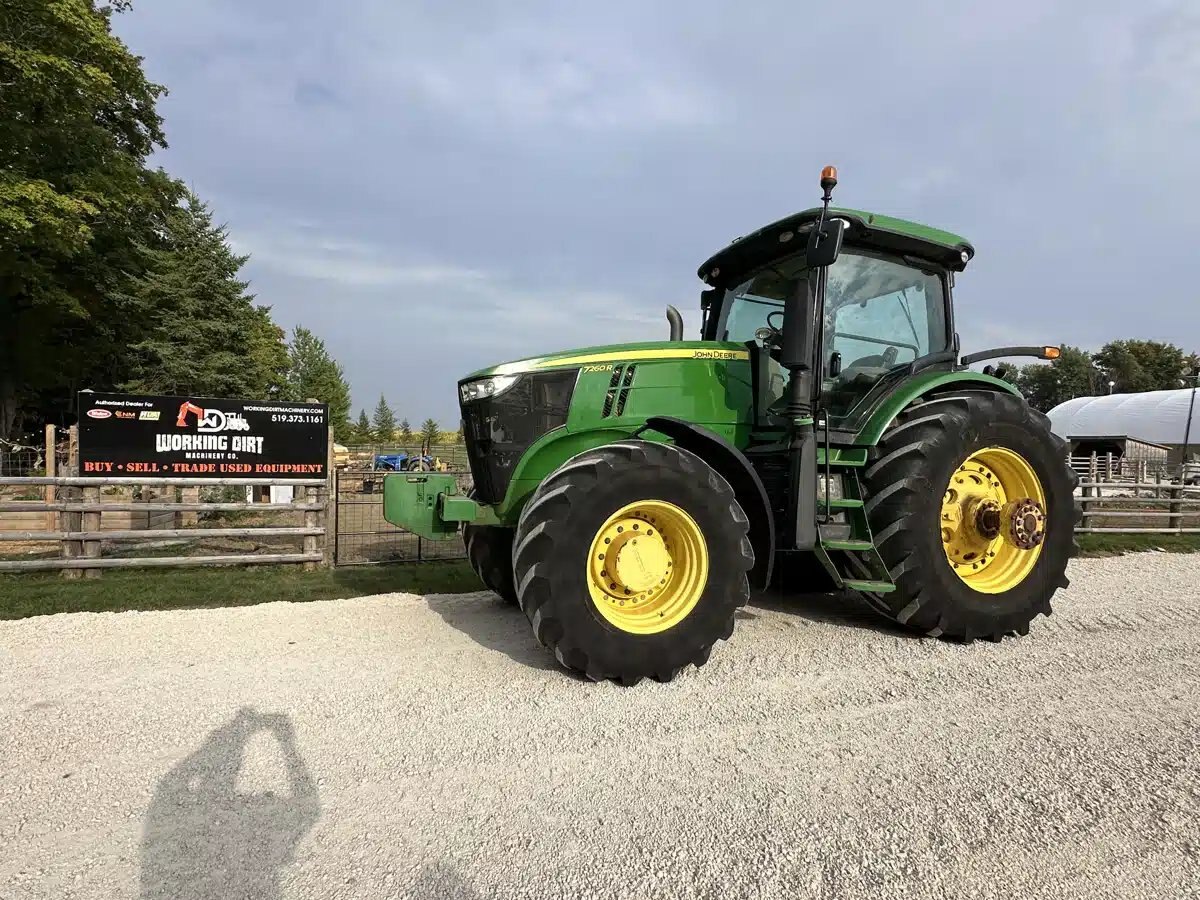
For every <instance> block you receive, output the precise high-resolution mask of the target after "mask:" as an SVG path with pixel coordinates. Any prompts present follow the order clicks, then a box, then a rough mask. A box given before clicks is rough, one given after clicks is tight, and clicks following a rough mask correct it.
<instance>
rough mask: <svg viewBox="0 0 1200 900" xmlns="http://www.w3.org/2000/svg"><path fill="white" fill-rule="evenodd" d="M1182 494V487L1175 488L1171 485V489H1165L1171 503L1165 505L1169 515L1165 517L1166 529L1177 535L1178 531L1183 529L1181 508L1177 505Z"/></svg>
mask: <svg viewBox="0 0 1200 900" xmlns="http://www.w3.org/2000/svg"><path fill="white" fill-rule="evenodd" d="M1182 493H1183V488H1182V487H1176V486H1174V485H1172V486H1171V487H1169V488H1167V494H1168V495H1169V496H1170V498H1171V502H1170V503H1169V504H1168V505H1167V509H1168V511H1169V512H1170V515H1169V516H1167V527H1168V528H1170V529H1171V530H1172V531H1174V532H1176V533H1178V532H1179V529H1180V528H1182V527H1183V516H1182V514H1181V508H1180V504H1179V498H1180V496H1181V495H1182Z"/></svg>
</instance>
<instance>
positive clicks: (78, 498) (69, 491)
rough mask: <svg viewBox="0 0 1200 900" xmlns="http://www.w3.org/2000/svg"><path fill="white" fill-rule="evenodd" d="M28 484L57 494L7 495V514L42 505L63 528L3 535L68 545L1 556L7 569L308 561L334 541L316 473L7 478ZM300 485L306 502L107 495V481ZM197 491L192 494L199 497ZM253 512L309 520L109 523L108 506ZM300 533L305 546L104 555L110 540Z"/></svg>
mask: <svg viewBox="0 0 1200 900" xmlns="http://www.w3.org/2000/svg"><path fill="white" fill-rule="evenodd" d="M5 485H7V486H16V487H21V488H39V487H40V488H53V489H54V490H55V494H56V496H55V499H53V500H46V499H39V500H13V501H9V500H3V501H0V514H3V513H12V512H35V513H44V514H47V515H51V516H57V518H58V527H57V528H47V529H43V530H36V531H0V543H3V542H15V541H21V542H30V541H35V542H55V543H58V544H59V545H60V547H61V550H60V554H59V556H58V557H57V558H42V559H23V560H12V559H9V560H0V572H31V571H39V570H54V569H58V570H63V571H67V572H75V571H81V572H82V573H83V575H84V577H95V576H96V575H98V574H99V572H100V570H101V569H117V568H135V567H163V566H217V565H230V564H235V563H236V564H242V565H246V564H264V563H267V564H269V563H274V564H278V563H303V564H304V566H305V568H310V569H311V568H315V567H316V566H317V565H319V564H326V565H328V564H329V563H330V561H331V560H330V555H331V552H332V550H331V548H330V546H329V542H328V541H326V540H325V536H326V527H325V521H326V519H327V518H328V515H329V510H328V506H329V503H330V498H329V494H328V491H327V490H326V482H325V480H324V479H311V478H134V477H129V478H79V477H51V476H45V477H35V478H12V477H0V486H5ZM281 486H288V487H298V488H301V489H302V492H303V493H302V496H303V501H302V502H299V503H295V502H293V503H248V502H246V503H205V502H202V501H200V500H199V499H198V497H197V499H194V500H179V501H176V500H174V499H172V498H167V499H165V500H164V499H163V498H161V497H160V498H157V499H155V500H150V501H125V500H118V501H116V502H105V501H104V500H103V498H102V496H101V489H102V488H108V487H127V488H133V487H143V488H147V489H154V490H155V491H156V492H157V491H158V489H168V490H170V493H171V494H172V495H174V493H175V491H174V490H173V489H174V488H183V489H184V491H185V492H188V490H189V489H193V488H195V489H198V488H201V487H207V488H212V487H281ZM197 494H198V490H197V491H195V492H194V493H193V494H192V496H196V495H197ZM158 511H162V512H171V513H176V514H179V513H188V512H194V513H200V512H235V511H237V512H254V513H279V512H284V513H292V514H300V515H303V517H304V524H303V525H295V526H270V525H267V526H251V527H246V528H198V527H192V528H138V529H128V530H120V529H118V530H111V529H110V530H102V529H101V519H100V517H101V515H102V514H104V513H106V512H137V513H152V512H158ZM239 537H240V538H256V537H276V538H281V537H294V538H300V539H301V541H302V549H301V551H300V552H298V553H239V554H221V555H207V556H203V555H198V556H141V557H116V558H107V559H106V558H104V557H103V556H102V555H101V549H102V546H103V543H104V542H127V541H153V540H199V539H213V538H239Z"/></svg>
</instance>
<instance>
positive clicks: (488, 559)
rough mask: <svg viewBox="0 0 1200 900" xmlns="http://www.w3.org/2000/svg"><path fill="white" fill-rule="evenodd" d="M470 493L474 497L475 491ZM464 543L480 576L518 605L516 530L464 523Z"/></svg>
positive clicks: (470, 560) (514, 604)
mask: <svg viewBox="0 0 1200 900" xmlns="http://www.w3.org/2000/svg"><path fill="white" fill-rule="evenodd" d="M467 496H468V497H471V498H474V497H475V491H474V490H472V491H469V492H468V493H467ZM462 536H463V545H464V546H465V547H466V550H467V561H468V562H469V563H470V564H471V568H472V569H473V570H474V571H475V574H476V575H478V576H479V580H480V581H482V582H483V583H484V585H485V586H486V587H487V588H488V589H489V590H491V591H493V592H495V593H497V594H499V595H500V599H502V600H503V601H504V602H505V603H507V604H509V605H511V606H516V605H517V588H516V585H515V584H514V582H513V568H512V548H513V530H512V529H511V528H500V527H499V526H496V525H471V524H470V523H467V524H464V525H463V529H462Z"/></svg>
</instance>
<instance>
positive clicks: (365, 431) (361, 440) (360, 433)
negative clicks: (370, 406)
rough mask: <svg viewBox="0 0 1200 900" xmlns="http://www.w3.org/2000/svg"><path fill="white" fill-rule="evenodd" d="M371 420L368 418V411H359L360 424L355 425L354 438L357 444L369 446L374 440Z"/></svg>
mask: <svg viewBox="0 0 1200 900" xmlns="http://www.w3.org/2000/svg"><path fill="white" fill-rule="evenodd" d="M372 436H373V435H372V432H371V420H370V419H368V418H367V411H366V410H365V409H360V410H359V411H358V422H356V423H355V425H354V436H353V438H352V440H353V441H354V442H355V443H356V444H369V443H371V438H372Z"/></svg>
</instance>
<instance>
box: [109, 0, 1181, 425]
mask: <svg viewBox="0 0 1200 900" xmlns="http://www.w3.org/2000/svg"><path fill="white" fill-rule="evenodd" d="M1189 5H1191V6H1192V7H1193V9H1191V10H1189V9H1188V6H1189ZM115 30H116V31H117V33H118V35H120V36H121V37H122V38H123V39H124V40H125V41H126V43H127V44H129V46H130V47H131V48H132V49H133V50H134V51H135V52H136V53H138V54H139V55H141V56H143V57H145V68H146V71H147V73H148V75H149V76H150V77H151V78H152V79H153V80H156V81H158V82H160V83H162V84H164V85H166V86H167V87H168V89H169V91H170V93H169V96H167V97H166V98H165V99H164V100H163V101H162V102H161V104H160V107H159V109H160V112H161V114H162V115H163V116H164V118H165V122H166V131H167V136H168V141H169V145H170V146H169V148H168V149H166V150H164V151H162V152H161V153H160V154H158V158H159V162H161V164H162V165H164V166H165V167H166V168H167V169H168V170H169V171H170V172H171V173H172V174H173V175H175V176H176V177H179V178H182V179H183V180H185V181H186V182H188V183H189V184H190V185H191V186H192V187H193V188H194V189H195V190H196V191H197V192H198V193H199V194H200V196H201V197H202V198H203V199H205V200H206V201H208V203H209V204H210V205H211V206H212V208H213V210H214V213H215V215H216V218H217V220H218V221H221V222H224V223H226V224H227V225H228V227H229V231H230V236H231V239H232V241H233V243H234V245H235V246H236V248H237V249H238V250H239V251H241V252H244V253H248V254H250V261H249V263H248V264H247V266H246V269H245V270H244V271H245V274H246V276H247V277H248V278H249V279H250V281H251V282H252V290H253V291H254V292H255V293H256V294H257V296H258V300H259V302H260V303H264V304H266V305H269V306H271V307H272V309H273V313H274V316H275V318H276V320H277V321H278V322H279V323H280V324H281V325H283V326H284V327H286V328H288V329H290V328H292V327H293V326H295V325H298V324H299V325H304V326H306V327H308V328H310V329H312V330H313V331H315V332H316V333H318V334H319V335H320V336H322V337H323V338H324V339H325V341H326V343H327V345H328V347H329V349H330V351H331V352H332V353H333V355H334V356H335V357H336V358H337V359H338V360H339V361H340V362H341V363H342V364H343V366H344V367H345V370H346V375H347V377H348V379H349V381H350V383H351V386H352V390H353V396H354V408H355V410H357V409H359V408H366V409H367V411H368V413H369V412H370V411H371V409H372V408H373V406H374V404H375V403H376V402H377V400H378V398H379V395H380V394H381V393H383V394H385V395H386V396H387V398H388V400H389V402H390V403H391V405H392V406H393V407H394V408H395V409H396V411H397V412H398V414H399V415H400V416H402V417H406V418H408V419H409V420H410V421H412V422H414V423H415V422H419V421H421V420H423V419H424V418H425V417H427V416H432V417H434V418H435V419H437V420H438V421H439V422H441V423H442V424H443V425H445V426H450V427H453V426H454V424H455V423H456V422H457V418H458V415H457V408H456V401H455V383H456V381H457V380H458V379H459V378H460V377H462V376H463V375H465V374H467V373H469V372H471V371H473V370H475V369H478V368H481V367H483V366H486V365H491V364H493V363H498V362H501V361H505V360H511V359H516V358H520V357H523V356H529V355H534V354H538V353H542V352H547V351H551V350H558V349H566V348H570V347H578V346H590V345H594V344H602V343H609V342H615V341H629V340H655V339H665V338H666V336H667V332H668V328H667V322H666V319H665V317H664V315H663V310H664V308H665V306H666V304H668V303H671V304H674V305H675V306H677V307H679V308H680V309H681V310H682V311H683V312H684V318H685V322H686V326H687V331H686V334H687V335H688V336H689V337H691V336H698V329H699V313H698V300H699V291H700V289H701V287H702V285H701V284H700V282H699V280H698V279H697V278H696V274H695V273H696V268H697V266H699V264H700V263H701V262H703V261H704V260H705V259H706V258H707V257H708V256H709V255H710V254H711V253H712V252H714V251H716V250H718V249H720V248H721V247H723V246H725V245H726V244H727V243H728V242H729V241H730V240H731V239H732V238H734V237H736V236H738V235H741V234H745V233H748V232H750V231H752V230H754V229H755V228H757V227H758V226H760V225H763V224H766V223H767V222H770V221H774V220H775V219H778V218H780V217H782V216H784V215H787V214H788V213H791V212H794V211H796V210H799V209H804V208H807V207H810V206H813V205H815V203H816V202H817V200H818V199H819V196H820V191H819V188H818V187H817V180H818V176H819V172H820V169H821V167H822V166H824V165H827V164H834V165H837V166H838V169H839V174H840V184H839V186H838V188H837V191H836V193H835V202H836V203H839V204H841V205H843V206H849V207H854V208H859V209H869V210H873V211H876V212H881V213H886V214H890V215H896V216H900V217H903V218H908V219H914V220H916V221H919V222H924V223H928V224H931V225H936V226H938V227H941V228H945V229H947V230H950V231H954V232H956V233H959V234H962V235H965V236H966V237H967V238H969V239H970V240H971V242H972V243H973V244H974V245H975V247H976V251H977V255H976V257H975V260H974V261H973V262H972V264H971V265H970V266H969V267H968V269H967V271H966V272H965V273H964V274H963V275H961V276H959V279H958V282H957V289H956V317H957V324H958V330H959V332H960V333H961V335H962V345H963V349H964V352H969V351H970V350H972V349H982V348H986V347H990V346H997V345H1007V344H1042V343H1067V344H1073V345H1079V346H1083V347H1086V348H1098V347H1099V346H1100V345H1101V344H1103V343H1104V342H1106V341H1108V340H1112V339H1116V338H1128V337H1141V338H1152V339H1158V340H1170V341H1173V342H1175V343H1177V344H1179V345H1181V346H1183V347H1184V349H1186V350H1189V351H1192V350H1197V351H1200V302H1198V298H1197V296H1196V293H1195V286H1196V281H1197V266H1196V260H1197V258H1198V256H1197V254H1196V252H1195V249H1194V243H1195V241H1196V240H1197V239H1198V238H1200V212H1198V210H1200V206H1198V203H1200V166H1197V165H1196V160H1197V159H1198V158H1200V10H1197V9H1195V7H1194V4H1189V3H1188V2H1187V0H1160V2H1142V3H1140V4H1131V3H1128V2H1125V0H1122V2H1112V0H1091V2H1074V3H1066V2H1053V0H1010V2H1007V3H1004V4H990V3H989V4H985V3H978V2H977V3H958V4H947V3H944V2H919V0H918V2H907V3H903V4H899V3H894V2H891V0H858V2H855V3H822V4H815V3H811V2H807V3H805V2H802V3H797V2H795V0H757V2H755V3H744V2H743V3H730V2H715V0H689V2H686V3H684V2H660V3H645V2H627V0H608V2H606V3H603V4H595V3H590V4H576V3H561V2H524V0H506V2H503V3H500V2H495V3H493V2H488V0H469V2H466V3H444V2H419V0H401V2H396V0H350V2H346V3H339V4H334V3H328V2H320V0H135V5H134V8H133V10H132V11H131V12H128V13H125V14H122V15H119V16H117V17H116V19H115Z"/></svg>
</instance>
